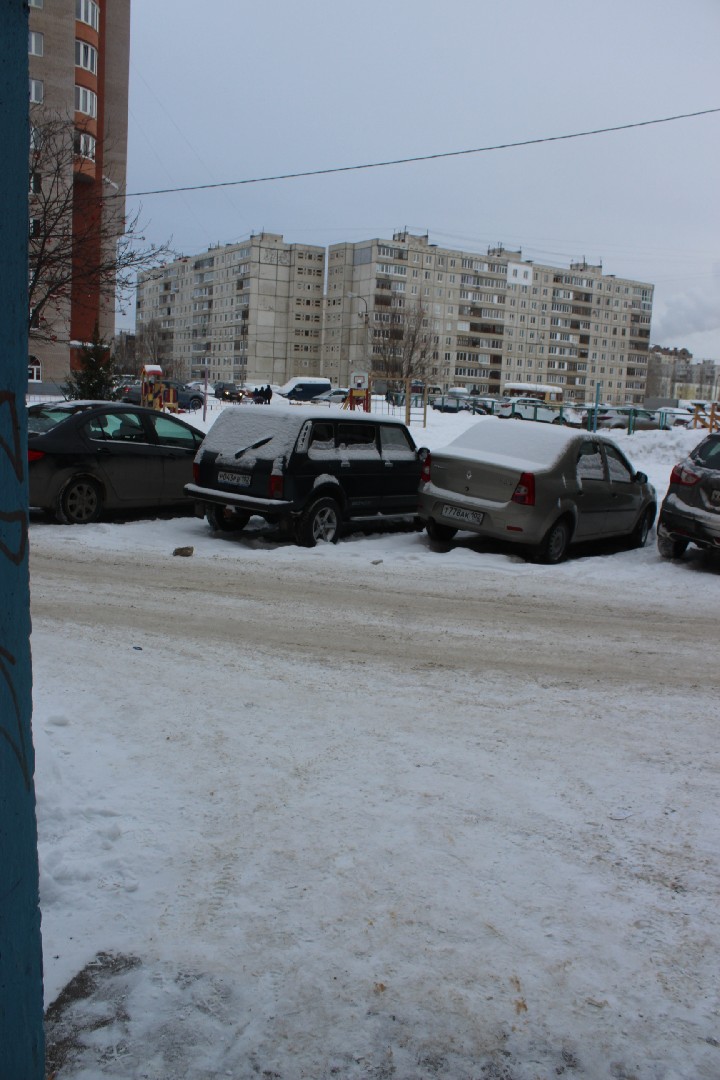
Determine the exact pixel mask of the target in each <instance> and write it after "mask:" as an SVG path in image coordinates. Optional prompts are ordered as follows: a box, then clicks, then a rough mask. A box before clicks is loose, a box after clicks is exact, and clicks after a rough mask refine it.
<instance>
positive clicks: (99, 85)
mask: <svg viewBox="0 0 720 1080" xmlns="http://www.w3.org/2000/svg"><path fill="white" fill-rule="evenodd" d="M29 9H30V14H29V41H28V48H29V54H30V57H29V75H30V102H31V124H36V125H39V126H38V127H35V128H34V129H33V131H32V132H31V188H30V216H31V241H32V230H33V226H34V224H37V226H38V227H43V225H42V222H41V221H40V219H33V196H34V194H35V195H37V194H39V193H40V192H41V191H42V185H43V184H45V185H47V184H48V183H50V179H49V178H48V176H46V175H42V171H40V172H38V171H37V170H36V169H35V168H34V167H33V165H32V161H33V157H32V152H33V150H39V147H37V146H35V145H34V140H35V138H36V133H37V132H38V131H42V130H43V128H42V125H43V124H45V123H47V122H48V121H52V122H55V123H57V124H66V125H71V126H72V129H73V131H74V139H73V144H72V151H73V152H72V153H71V154H70V155H69V157H68V161H67V166H66V174H65V175H64V176H62V177H61V178H60V179H61V180H62V183H64V184H65V185H67V189H68V191H71V193H72V206H71V211H70V213H71V216H72V236H73V238H76V237H78V236H80V235H82V236H83V237H84V238H85V240H84V243H83V246H82V249H80V247H79V246H78V244H77V243H76V240H75V239H73V241H72V245H73V246H72V250H71V251H70V252H69V255H68V258H70V259H71V260H72V263H73V277H72V283H71V285H70V286H69V288H68V290H67V292H66V294H64V295H62V296H60V297H59V298H58V299H57V300H56V301H55V302H54V303H53V304H52V305H48V306H47V307H46V308H45V309H44V310H43V313H42V318H41V319H40V318H39V317H38V318H37V319H35V321H34V324H33V321H32V320H31V341H30V353H31V354H32V355H31V359H30V364H29V371H30V375H31V378H32V379H34V380H35V379H43V378H44V379H48V380H50V379H62V378H63V377H64V376H65V375H66V374H67V372H68V370H69V369H70V368H71V367H72V366H73V361H74V360H75V358H76V356H77V354H78V351H79V347H80V346H81V345H82V344H84V343H87V342H89V341H90V340H91V338H92V335H93V331H94V328H95V326H96V325H97V326H98V329H99V332H100V336H101V337H103V338H104V339H105V340H107V341H110V340H111V339H112V336H113V333H114V326H115V300H114V296H109V295H105V296H101V294H100V287H99V285H97V286H96V285H94V284H89V283H88V276H87V275H84V274H83V263H84V262H85V261H92V260H95V259H101V258H102V257H103V250H104V249H105V250H107V249H112V248H114V239H115V236H116V235H117V231H116V227H115V225H114V222H118V228H120V227H121V225H120V223H121V222H122V218H123V215H124V198H123V197H122V193H123V192H124V190H125V175H126V162H127V112H128V68H129V50H130V0H29ZM108 193H112V195H113V199H112V200H107V199H106V200H105V203H104V204H103V196H105V195H107V194H108ZM88 237H91V239H90V240H89V241H88ZM93 238H94V239H93ZM54 239H55V238H54V237H52V236H51V237H50V240H51V242H54ZM66 242H67V244H68V248H69V247H70V243H71V242H70V241H69V240H68V241H66ZM31 258H32V254H31Z"/></svg>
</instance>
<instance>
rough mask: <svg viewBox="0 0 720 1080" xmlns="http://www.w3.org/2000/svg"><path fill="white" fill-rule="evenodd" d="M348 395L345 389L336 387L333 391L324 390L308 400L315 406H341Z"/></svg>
mask: <svg viewBox="0 0 720 1080" xmlns="http://www.w3.org/2000/svg"><path fill="white" fill-rule="evenodd" d="M348 393H349V391H348V390H347V389H344V388H343V387H341V386H336V387H335V388H334V389H333V390H325V391H324V392H323V393H322V394H317V395H316V397H314V398H311V399H310V400H311V401H312V402H314V404H316V405H342V403H343V402H344V401H346V400H347V396H348Z"/></svg>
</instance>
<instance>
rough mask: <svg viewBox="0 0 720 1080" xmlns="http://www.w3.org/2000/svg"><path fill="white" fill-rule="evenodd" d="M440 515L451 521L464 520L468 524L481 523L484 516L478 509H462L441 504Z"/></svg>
mask: <svg viewBox="0 0 720 1080" xmlns="http://www.w3.org/2000/svg"><path fill="white" fill-rule="evenodd" d="M442 516H443V517H444V518H449V519H450V520H451V521H465V522H467V524H468V525H482V520H483V518H484V517H485V515H484V514H481V513H480V511H479V510H464V509H462V508H461V507H459V506H443V508H442Z"/></svg>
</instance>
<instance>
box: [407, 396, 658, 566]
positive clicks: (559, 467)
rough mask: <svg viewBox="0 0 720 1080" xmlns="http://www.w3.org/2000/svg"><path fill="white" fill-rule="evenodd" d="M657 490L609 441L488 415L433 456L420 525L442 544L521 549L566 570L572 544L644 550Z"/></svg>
mask: <svg viewBox="0 0 720 1080" xmlns="http://www.w3.org/2000/svg"><path fill="white" fill-rule="evenodd" d="M656 508H657V500H656V495H655V489H654V488H653V487H652V485H651V484H650V483H649V482H648V478H647V476H646V475H645V474H644V473H641V472H636V471H635V469H634V468H633V466H632V465H631V464H630V462H629V461H628V459H627V458H626V457H625V455H624V454H623V452H622V451H621V450H620V449H619V447H617V446H616V445H615V444H614V443H612V442H611V441H610V440H609V439H607V437H605V436H597V435H590V434H588V432H585V431H574V430H571V429H569V428H565V427H554V426H548V425H544V426H542V427H541V426H540V425H537V424H527V425H525V427H524V429H523V431H522V433H520V432H519V431H518V429H517V427H516V425H515V424H507V423H505V421H504V420H500V419H498V418H497V417H493V416H487V417H484V418H483V419H481V420H478V422H477V424H474V425H473V426H472V427H470V428H468V429H467V430H466V431H465V432H463V434H462V435H460V436H459V437H458V438H457V439H455V440H454V441H453V442H451V443H450V444H449V445H448V446H446V447H444V448H443V449H442V450H439V451H433V452H432V453H428V454H426V456H425V460H424V463H423V469H422V476H421V484H420V509H419V513H420V518H421V520H423V521H424V522H425V527H426V529H427V532H428V535H429V536H430V538H431V539H432V540H440V541H447V540H451V539H452V538H453V536H455V534H456V533H457V531H458V529H466V530H469V531H470V532H475V533H477V534H478V535H479V536H484V537H488V538H490V539H493V540H505V541H508V542H510V543H513V544H520V545H522V546H523V547H524V548H526V549H528V550H529V551H530V553H531V554H532V555H533V557H534V558H536V559H538V560H539V561H541V562H547V563H557V562H560V561H561V560H562V559H563V558H564V557H565V555H566V554H567V551H568V548H569V547H570V545H571V544H575V543H578V542H580V541H585V540H597V539H600V538H606V537H611V536H628V537H629V538H630V542H631V544H632V545H633V546H637V547H642V546H643V545H644V544H645V541H646V540H647V536H648V532H649V531H650V529H651V528H652V524H653V522H654V520H655V513H656Z"/></svg>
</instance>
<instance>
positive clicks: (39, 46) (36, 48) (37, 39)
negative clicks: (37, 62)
mask: <svg viewBox="0 0 720 1080" xmlns="http://www.w3.org/2000/svg"><path fill="white" fill-rule="evenodd" d="M28 52H29V54H30V56H42V55H43V54H44V52H45V39H44V37H43V35H42V34H40V33H38V31H37V30H31V31H30V33H29V34H28Z"/></svg>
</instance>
